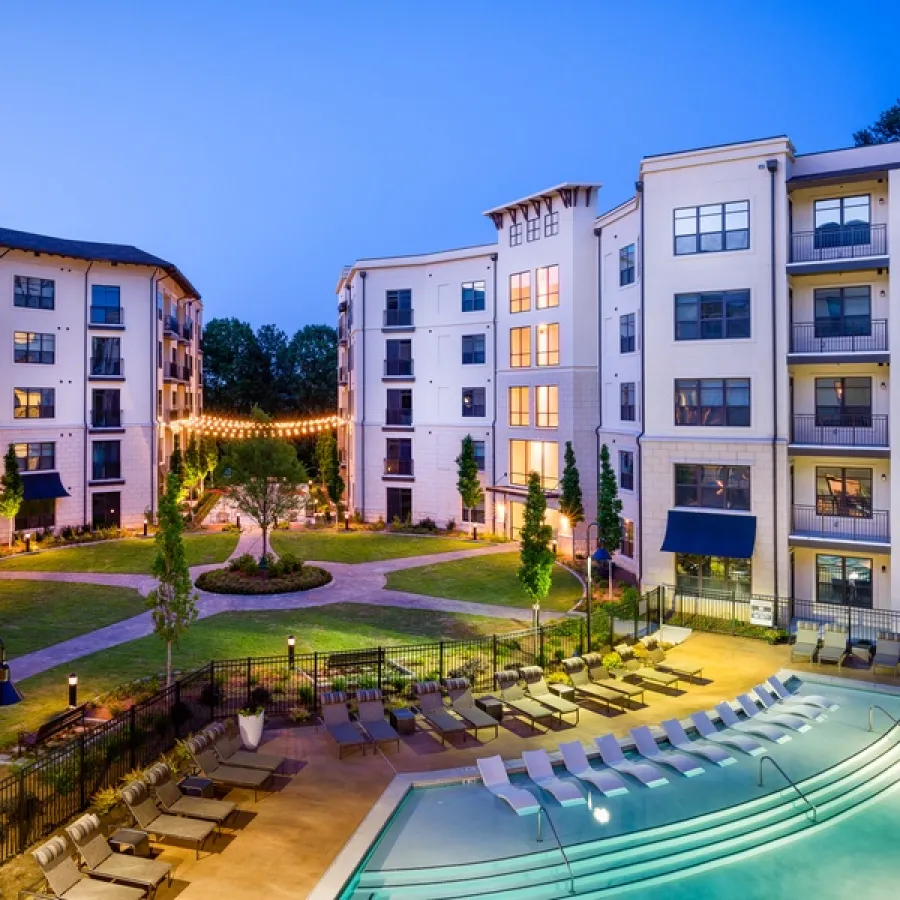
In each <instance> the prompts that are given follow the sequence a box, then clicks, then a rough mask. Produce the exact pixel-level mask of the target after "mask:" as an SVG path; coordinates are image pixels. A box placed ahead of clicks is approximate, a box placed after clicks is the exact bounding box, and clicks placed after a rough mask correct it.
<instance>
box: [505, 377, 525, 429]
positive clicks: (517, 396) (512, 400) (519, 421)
mask: <svg viewBox="0 0 900 900" xmlns="http://www.w3.org/2000/svg"><path fill="white" fill-rule="evenodd" d="M528 399H529V398H528V388H527V387H511V388H510V389H509V424H510V425H514V426H522V425H528V420H529V412H530V411H529V409H528Z"/></svg>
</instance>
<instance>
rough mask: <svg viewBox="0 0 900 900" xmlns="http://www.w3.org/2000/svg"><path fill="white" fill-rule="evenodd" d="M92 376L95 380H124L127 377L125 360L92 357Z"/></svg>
mask: <svg viewBox="0 0 900 900" xmlns="http://www.w3.org/2000/svg"><path fill="white" fill-rule="evenodd" d="M91 375H92V376H93V377H95V378H122V377H124V375H125V360H124V359H122V358H121V357H119V358H118V359H108V358H107V357H105V356H99V357H91Z"/></svg>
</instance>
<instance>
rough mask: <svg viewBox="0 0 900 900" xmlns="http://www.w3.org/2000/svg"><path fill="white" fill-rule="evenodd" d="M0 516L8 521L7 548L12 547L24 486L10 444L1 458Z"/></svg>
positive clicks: (23, 495) (13, 449)
mask: <svg viewBox="0 0 900 900" xmlns="http://www.w3.org/2000/svg"><path fill="white" fill-rule="evenodd" d="M0 489H2V490H0V516H3V517H4V518H7V519H9V546H10V547H12V542H13V532H14V531H15V527H16V516H17V515H18V514H19V510H20V509H21V508H22V503H23V502H24V500H25V484H24V482H23V481H22V476H21V475H20V474H19V461H18V460H17V459H16V450H15V447H13V445H12V444H10V445H9V449H8V450H7V451H6V454H5V455H4V457H3V475H2V477H0Z"/></svg>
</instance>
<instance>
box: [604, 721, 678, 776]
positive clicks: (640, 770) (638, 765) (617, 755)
mask: <svg viewBox="0 0 900 900" xmlns="http://www.w3.org/2000/svg"><path fill="white" fill-rule="evenodd" d="M594 743H595V744H596V745H597V749H598V750H599V751H600V758H601V759H602V760H603V762H604V763H605V764H606V765H607V766H609V767H610V768H611V769H615V770H616V771H617V772H621V773H622V774H623V775H630V776H631V777H632V778H636V779H637V780H638V781H640V782H641V784H644V785H646V786H647V787H649V788H655V787H661V786H662V785H664V784H668V783H669V779H668V778H666V776H665V775H663V773H662V772H660V771H659V769H657V768H656V766H652V765H650V763H645V762H631V760H628V759H626V758H625V754H624V753H623V752H622V747H621V746H620V745H619V741H618V738H616V736H615V735H614V734H604V735H603V736H602V737H598V738H594Z"/></svg>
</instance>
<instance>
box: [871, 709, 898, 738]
mask: <svg viewBox="0 0 900 900" xmlns="http://www.w3.org/2000/svg"><path fill="white" fill-rule="evenodd" d="M876 709H877V710H880V711H881V712H883V713H884V714H885V715H886V716H887V717H888V718H889V719H890V720H891V721H892V722H893V723H894V725H896V724H898V723H900V719H895V718H894V717H893V716H892V715H891V714H890V713H889V712H888V711H887V710H886V709H885V708H884V707H883V706H878V704H876V703H873V704H872V705H871V706H870V707H869V731H874V730H875V710H876ZM894 725H891V728H893V727H894ZM890 730H891V729H890V728H889V729H888V731H890Z"/></svg>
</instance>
